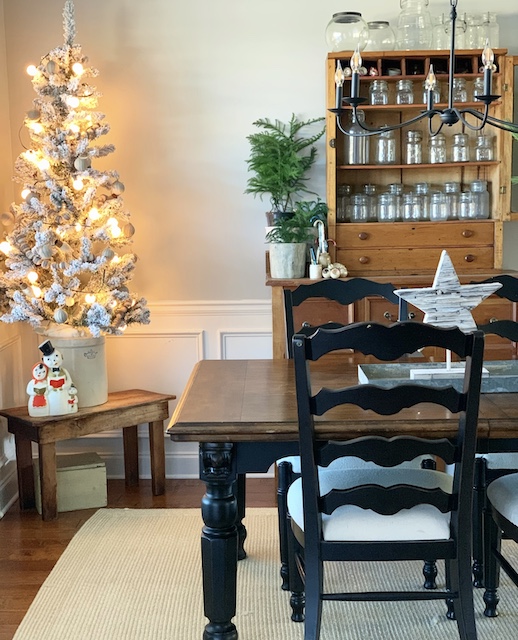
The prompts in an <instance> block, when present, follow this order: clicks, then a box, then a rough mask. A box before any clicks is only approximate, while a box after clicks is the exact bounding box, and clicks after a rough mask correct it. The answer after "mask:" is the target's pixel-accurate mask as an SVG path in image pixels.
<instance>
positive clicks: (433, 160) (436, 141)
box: [429, 133, 446, 164]
mask: <svg viewBox="0 0 518 640" xmlns="http://www.w3.org/2000/svg"><path fill="white" fill-rule="evenodd" d="M429 152H430V156H429V157H430V164H441V163H443V162H446V138H445V136H444V133H438V134H437V135H435V136H434V137H433V138H430V147H429Z"/></svg>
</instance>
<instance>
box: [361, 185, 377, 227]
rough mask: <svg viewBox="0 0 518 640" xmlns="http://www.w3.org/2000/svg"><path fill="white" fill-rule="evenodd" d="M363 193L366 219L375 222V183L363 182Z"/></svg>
mask: <svg viewBox="0 0 518 640" xmlns="http://www.w3.org/2000/svg"><path fill="white" fill-rule="evenodd" d="M363 193H364V194H365V195H366V196H367V209H368V211H367V221H368V222H376V220H377V219H378V198H377V195H376V185H375V184H364V185H363Z"/></svg>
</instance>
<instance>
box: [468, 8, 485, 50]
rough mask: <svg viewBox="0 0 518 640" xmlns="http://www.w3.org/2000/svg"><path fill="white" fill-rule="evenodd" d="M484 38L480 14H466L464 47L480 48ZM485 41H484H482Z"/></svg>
mask: <svg viewBox="0 0 518 640" xmlns="http://www.w3.org/2000/svg"><path fill="white" fill-rule="evenodd" d="M483 38H484V30H483V27H482V15H481V14H472V13H467V14H466V38H465V46H466V49H482V48H483V47H484V46H485V45H481V42H482V39H483ZM484 42H485V41H484Z"/></svg>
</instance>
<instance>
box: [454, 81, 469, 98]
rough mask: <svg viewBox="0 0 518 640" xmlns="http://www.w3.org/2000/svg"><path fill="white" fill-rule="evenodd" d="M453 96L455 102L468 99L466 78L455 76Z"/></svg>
mask: <svg viewBox="0 0 518 640" xmlns="http://www.w3.org/2000/svg"><path fill="white" fill-rule="evenodd" d="M452 98H453V102H467V101H468V91H467V89H466V79H465V78H453V90H452Z"/></svg>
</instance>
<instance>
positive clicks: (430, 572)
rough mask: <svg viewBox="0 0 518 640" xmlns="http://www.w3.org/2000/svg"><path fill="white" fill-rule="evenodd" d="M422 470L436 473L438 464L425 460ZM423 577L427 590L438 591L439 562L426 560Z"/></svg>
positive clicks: (422, 463)
mask: <svg viewBox="0 0 518 640" xmlns="http://www.w3.org/2000/svg"><path fill="white" fill-rule="evenodd" d="M421 468H422V469H432V470H433V471H435V469H436V468H437V463H436V462H435V459H434V458H425V459H424V460H423V461H422V462H421ZM423 576H424V585H423V587H424V588H425V589H437V582H436V581H435V579H436V578H437V561H436V560H425V562H424V566H423Z"/></svg>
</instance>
